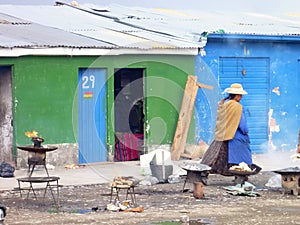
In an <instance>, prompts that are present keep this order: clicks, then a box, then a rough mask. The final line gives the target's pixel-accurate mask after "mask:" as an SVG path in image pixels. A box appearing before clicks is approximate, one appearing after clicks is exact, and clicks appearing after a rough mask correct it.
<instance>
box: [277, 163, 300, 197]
mask: <svg viewBox="0 0 300 225" xmlns="http://www.w3.org/2000/svg"><path fill="white" fill-rule="evenodd" d="M273 172H275V173H278V174H280V175H281V185H282V194H283V195H284V194H285V193H286V192H288V191H290V192H292V194H293V195H295V196H297V195H298V194H299V189H300V188H299V178H300V168H299V167H297V166H296V167H288V168H285V169H280V170H276V171H273Z"/></svg>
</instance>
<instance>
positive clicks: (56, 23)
mask: <svg viewBox="0 0 300 225" xmlns="http://www.w3.org/2000/svg"><path fill="white" fill-rule="evenodd" d="M87 11H90V12H87ZM0 12H5V13H7V14H9V15H12V16H15V17H19V18H22V19H24V20H28V21H32V22H36V23H39V24H42V25H45V26H51V27H55V28H59V29H62V30H65V31H69V32H72V33H76V34H80V35H83V36H88V37H91V38H94V39H96V40H101V41H104V42H110V43H111V44H113V45H116V46H119V47H120V48H138V49H153V48H164V49H167V48H171V49H176V48H201V47H203V46H204V45H205V44H206V41H199V40H191V39H186V38H184V37H182V36H176V35H173V34H170V33H168V32H162V31H160V30H159V29H153V30H149V29H146V28H145V27H137V26H134V25H132V24H126V23H124V22H122V21H120V20H116V19H115V18H110V17H107V16H101V15H95V14H93V13H91V12H92V11H91V10H90V9H85V10H78V9H77V8H75V7H69V6H65V5H63V6H11V5H1V6H0Z"/></svg>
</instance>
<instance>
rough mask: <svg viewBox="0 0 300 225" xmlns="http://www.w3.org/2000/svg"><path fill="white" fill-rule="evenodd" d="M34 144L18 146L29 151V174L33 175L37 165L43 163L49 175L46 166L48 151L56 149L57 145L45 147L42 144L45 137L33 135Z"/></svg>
mask: <svg viewBox="0 0 300 225" xmlns="http://www.w3.org/2000/svg"><path fill="white" fill-rule="evenodd" d="M32 142H33V143H34V144H33V145H30V146H17V148H18V149H20V150H23V151H27V152H28V174H29V177H31V175H32V173H33V170H34V168H35V166H36V165H43V166H44V168H45V170H46V173H47V175H48V177H49V173H48V170H47V167H46V153H47V152H50V151H54V150H56V149H57V147H43V146H42V145H41V143H42V142H44V139H43V138H41V137H33V138H32Z"/></svg>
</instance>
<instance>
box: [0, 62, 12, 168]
mask: <svg viewBox="0 0 300 225" xmlns="http://www.w3.org/2000/svg"><path fill="white" fill-rule="evenodd" d="M0 105H1V107H0V159H1V160H2V161H6V162H15V161H14V157H13V115H12V67H11V66H0Z"/></svg>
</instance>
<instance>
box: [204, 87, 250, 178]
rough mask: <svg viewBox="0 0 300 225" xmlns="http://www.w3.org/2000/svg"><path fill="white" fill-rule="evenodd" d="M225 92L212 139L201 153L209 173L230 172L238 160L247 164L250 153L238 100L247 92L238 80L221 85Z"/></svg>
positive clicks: (219, 105) (242, 112)
mask: <svg viewBox="0 0 300 225" xmlns="http://www.w3.org/2000/svg"><path fill="white" fill-rule="evenodd" d="M225 92H227V93H228V94H229V95H228V96H227V97H226V98H224V99H222V100H221V101H220V102H219V104H218V111H217V121H216V128H215V139H214V141H213V142H212V144H211V145H210V146H209V148H208V149H207V151H206V153H205V154H204V156H203V158H202V161H201V163H202V164H206V165H208V166H210V167H211V171H210V172H211V173H216V174H221V175H224V176H232V174H231V173H230V172H229V171H228V170H229V167H230V166H232V165H238V164H239V163H241V162H244V163H246V164H247V165H249V167H250V168H251V165H252V153H251V149H250V139H249V136H248V126H247V121H246V116H245V114H244V111H243V106H242V105H241V104H240V103H239V102H240V100H241V99H242V96H243V95H245V94H248V93H247V92H246V91H245V90H244V89H243V87H242V85H241V84H238V83H234V84H232V85H231V86H230V87H229V88H226V89H225Z"/></svg>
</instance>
